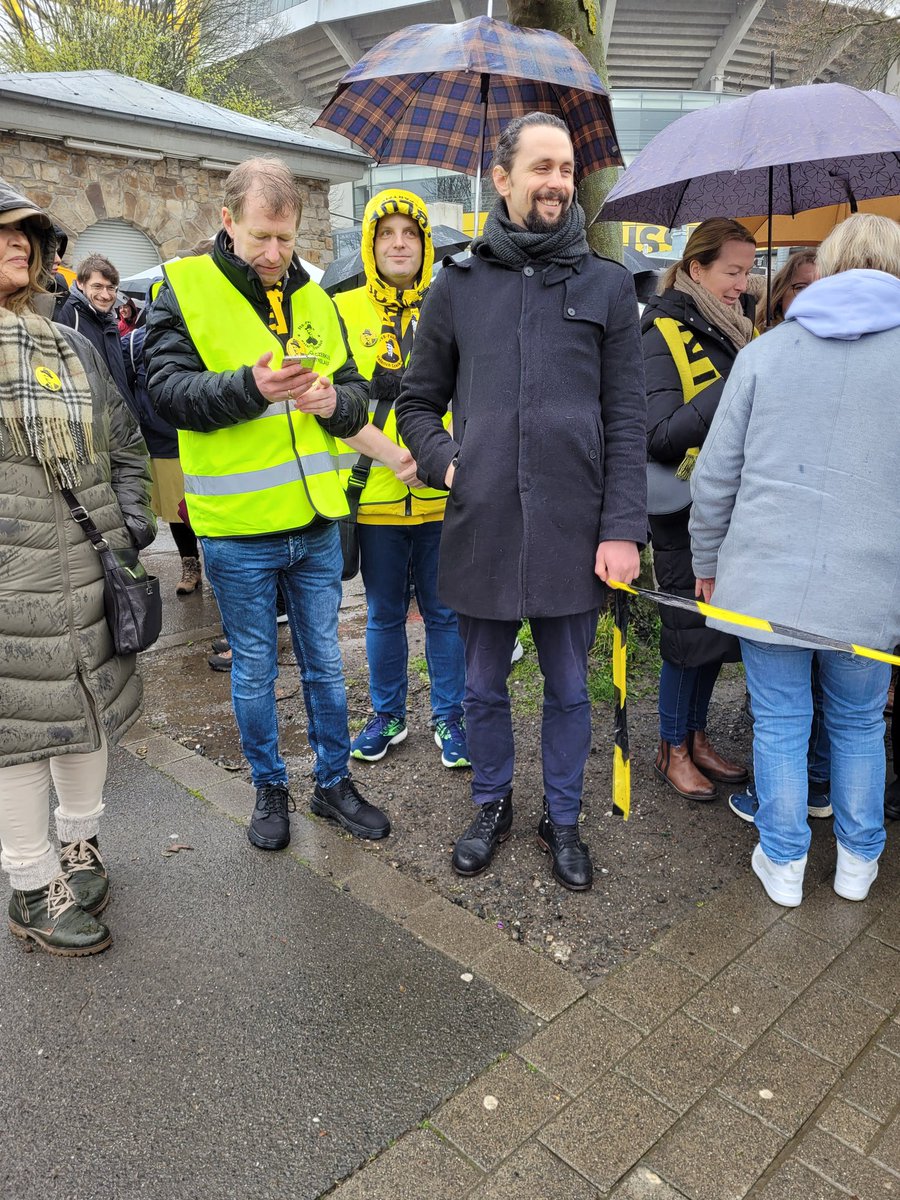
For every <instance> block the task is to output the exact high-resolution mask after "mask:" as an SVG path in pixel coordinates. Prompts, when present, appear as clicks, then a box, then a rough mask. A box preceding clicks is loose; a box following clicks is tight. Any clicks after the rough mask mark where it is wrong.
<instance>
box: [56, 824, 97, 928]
mask: <svg viewBox="0 0 900 1200" xmlns="http://www.w3.org/2000/svg"><path fill="white" fill-rule="evenodd" d="M59 861H60V866H61V867H62V870H63V875H64V876H65V880H66V883H67V884H68V885H69V887H70V889H71V891H72V895H73V896H74V897H75V903H76V904H77V905H78V907H79V908H83V909H84V911H85V912H86V913H89V914H90V916H92V917H96V915H97V913H101V912H103V910H104V908H106V906H107V904H108V903H109V875H108V874H107V872H106V867H105V866H104V865H103V859H102V858H101V857H100V850H99V849H98V847H97V839H96V837H92V838H82V839H81V841H79V842H69V844H68V845H67V846H63V847H62V849H61V850H60V852H59Z"/></svg>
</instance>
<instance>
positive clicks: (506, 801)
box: [451, 791, 513, 875]
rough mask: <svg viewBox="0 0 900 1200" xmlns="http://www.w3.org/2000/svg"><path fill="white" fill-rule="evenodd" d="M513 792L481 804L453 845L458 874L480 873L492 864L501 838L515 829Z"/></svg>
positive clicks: (503, 838) (506, 836) (503, 840)
mask: <svg viewBox="0 0 900 1200" xmlns="http://www.w3.org/2000/svg"><path fill="white" fill-rule="evenodd" d="M512 819H513V806H512V792H511V791H509V792H507V793H506V795H505V796H503V797H502V799H500V800H493V801H491V803H490V804H481V805H479V807H478V816H477V817H476V818H475V820H474V821H473V822H472V824H471V825H470V826H469V828H468V829H467V830H466V832H465V833H464V834H463V835H462V837H460V838H458V839H457V842H456V845H455V846H454V847H453V858H452V860H451V861H452V863H453V870H454V871H455V872H456V873H457V875H479V874H480V873H481V872H482V871H484V870H485V869H486V868H487V867H489V866H490V865H491V860H492V859H493V857H494V854H495V853H496V850H497V847H498V846H499V845H500V843H501V842H505V841H506V839H507V838H508V837H509V835H510V833H511V832H512Z"/></svg>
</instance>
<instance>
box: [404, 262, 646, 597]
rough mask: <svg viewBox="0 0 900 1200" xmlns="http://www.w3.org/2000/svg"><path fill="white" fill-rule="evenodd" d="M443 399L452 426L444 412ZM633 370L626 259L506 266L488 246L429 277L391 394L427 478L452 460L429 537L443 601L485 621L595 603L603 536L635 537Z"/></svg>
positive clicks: (639, 427)
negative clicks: (435, 535) (437, 533)
mask: <svg viewBox="0 0 900 1200" xmlns="http://www.w3.org/2000/svg"><path fill="white" fill-rule="evenodd" d="M451 400H452V404H453V435H452V437H451V435H450V434H449V433H447V431H446V430H445V429H444V428H443V426H442V425H441V418H442V417H443V416H444V414H445V412H446V411H447V407H448V405H449V404H450V402H451ZM645 417H646V400H645V395H644V373H643V366H642V362H641V353H640V332H639V327H638V321H637V303H636V300H635V295H634V286H633V284H632V281H631V276H630V275H629V273H628V272H627V271H626V270H625V268H624V267H622V266H620V265H619V264H618V263H614V262H611V261H609V260H607V259H602V258H599V257H597V256H595V255H593V254H588V255H585V257H584V258H583V259H581V260H580V262H579V263H578V264H577V266H576V267H574V268H573V267H563V266H556V265H550V266H547V265H545V264H541V263H534V264H531V265H527V266H525V267H524V268H521V269H510V268H508V267H506V266H504V265H503V264H501V263H500V262H498V261H497V260H496V259H494V258H493V257H492V256H491V254H490V251H489V249H488V248H487V246H485V245H482V247H481V248H480V250H479V252H478V255H477V256H476V257H474V258H470V259H467V260H466V261H464V262H462V263H448V264H447V265H446V267H445V269H444V270H443V271H441V273H440V274H439V275H438V276H437V279H436V280H435V282H434V283H433V284H432V286H431V290H430V292H429V293H428V296H427V297H426V300H425V303H424V305H423V308H422V314H421V319H420V321H419V325H418V329H417V330H416V341H415V345H414V347H413V353H412V359H411V361H410V365H409V367H408V368H407V371H406V375H405V378H404V384H403V391H402V393H401V396H400V399H399V401H398V403H397V421H398V427H399V429H400V434H401V436H402V438H403V440H404V441H405V442H406V444H407V446H408V447H409V449H410V451H411V452H412V454H413V456H414V457H415V459H416V462H417V463H418V464H419V477H420V478H421V479H422V480H423V481H424V482H426V483H427V484H428V485H429V487H437V488H440V487H444V486H445V484H444V476H445V474H446V471H447V467H448V466H449V464H450V462H451V460H452V459H453V458H454V457H458V460H459V465H458V467H457V470H456V475H455V477H454V480H453V487H452V489H451V492H450V496H449V499H448V502H447V509H446V514H445V517H444V529H443V535H442V538H441V555H440V568H439V591H440V595H441V598H442V600H443V602H444V603H445V604H447V605H448V606H449V607H450V608H452V609H455V610H456V611H457V612H460V613H464V614H465V615H467V616H472V617H483V618H487V619H492V620H518V619H521V618H523V617H555V616H565V615H568V614H572V613H578V612H586V611H588V610H589V609H591V608H596V607H599V605H600V604H601V600H602V592H603V589H602V585H601V583H600V581H599V580H598V579H597V577H596V575H595V574H594V559H595V555H596V552H597V546H598V544H599V543H600V542H601V541H606V540H613V539H614V540H622V541H630V542H638V543H642V542H644V541H645V540H646V534H647V496H646V473H645V467H644V464H645V460H646V453H645V445H644V439H645Z"/></svg>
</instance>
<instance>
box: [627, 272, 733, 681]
mask: <svg viewBox="0 0 900 1200" xmlns="http://www.w3.org/2000/svg"><path fill="white" fill-rule="evenodd" d="M657 317H674V319H675V320H676V321H680V322H681V323H682V325H685V326H687V327H688V328H689V329H691V330H692V331H693V333H694V334H695V335H696V339H697V341H698V342H699V343H700V345H701V346H702V347H703V350H704V351H705V353H706V355H707V356H708V357H709V359H710V361H711V362H712V364H713V366H714V367H715V368H716V370H717V371H718V372H719V374H720V375H721V376H722V378H721V379H717V380H716V381H715V382H714V383H711V384H710V385H709V387H707V388H705V389H704V390H703V391H702V392H701V393H700V394H699V395H698V396H695V397H694V399H693V400H692V401H691V402H690V404H685V403H684V395H683V392H682V387H681V380H680V379H679V376H678V370H677V368H676V366H675V362H674V360H673V358H672V355H671V354H670V353H669V348H668V346H667V345H666V343H665V340H664V339H663V336H662V334H661V333H660V332H659V330H658V329H657V328H656V327H655V325H654V321H655V320H656V318H657ZM641 333H642V344H643V350H644V369H645V371H646V376H647V453H648V455H649V457H650V458H653V459H656V460H657V461H658V462H663V463H672V464H676V465H677V464H678V463H680V462H681V460H682V459H683V458H684V456H685V453H686V452H687V451H688V450H689V449H690V448H691V447H693V446H702V445H703V443H704V441H705V440H706V435H707V433H708V432H709V427H710V425H711V424H712V419H713V417H714V416H715V415H716V409H717V408H718V407H719V400H720V399H721V397H722V392H723V391H724V388H725V381H726V380H727V378H728V375H729V373H730V371H731V368H732V366H733V365H734V360H735V358H737V350H736V349H735V347H734V343H733V342H731V341H729V339H728V338H727V337H725V335H724V334H723V333H721V332H720V331H719V330H718V329H716V328H715V327H714V326H711V325H710V323H709V321H707V320H706V318H705V317H704V316H703V315H702V314H701V313H700V311H699V309H698V308H697V307H696V305H695V304H694V302H693V300H692V299H691V298H690V296H688V295H687V294H686V293H685V292H677V291H675V289H674V288H669V289H668V290H667V291H665V292H664V293H663V294H662V295H661V296H654V297H653V298H652V299H651V300H650V302H649V303H648V305H647V307H646V308H645V309H644V312H643V314H642V316H641ZM690 514H691V510H690V506H688V507H687V508H685V509H684V510H683V511H682V512H680V513H672V514H670V515H668V516H665V517H651V518H650V534H651V540H652V542H653V567H654V570H655V572H656V579H657V582H658V584H659V590H660V591H661V592H674V593H675V595H677V596H690V597H691V598H693V596H694V584H695V580H694V569H693V565H692V561H691V536H690V534H689V533H688V520H689V518H690ZM659 615H660V619H661V621H662V634H661V637H660V652H661V654H662V657H663V658H664V659H665V660H666V662H669V663H673V664H674V665H675V666H682V667H699V666H702V665H703V664H705V663H712V662H737V661H738V660H739V659H740V657H741V654H740V648H739V646H738V642H737V638H735V637H732V636H731V634H727V633H720V632H718V631H717V630H715V629H709V628H708V627H707V625H706V621H705V619H704V618H703V617H701V616H697V615H695V614H694V613H689V612H683V611H682V610H681V609H677V608H668V607H666V606H665V605H661V606H660V609H659Z"/></svg>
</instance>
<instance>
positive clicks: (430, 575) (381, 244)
mask: <svg viewBox="0 0 900 1200" xmlns="http://www.w3.org/2000/svg"><path fill="white" fill-rule="evenodd" d="M361 255H362V260H363V264H364V267H365V272H366V282H365V284H364V285H363V286H362V287H359V288H356V289H355V290H354V291H349V292H339V293H338V294H337V295H336V296H334V301H335V304H336V305H337V308H338V311H339V312H340V314H341V316H342V317H343V320H344V324H345V326H346V328H347V340H348V342H349V345H350V348H351V352H352V354H353V356H354V358H355V360H356V364H357V367H358V369H359V371H360V373H361V374H362V375H363V376H365V377H366V378H367V379H369V380H370V385H369V424H368V425H367V426H366V427H365V428H364V429H363V430H362V431H361V432H360V433H359V434H357V435H356V436H355V437H352V438H350V439H348V444H349V445H350V446H351V447H352V448H353V449H354V450H357V451H359V452H360V454H361V455H365V456H367V457H368V458H371V460H372V465H371V468H370V470H369V473H368V476H367V477H366V481H365V487H364V489H363V491H362V493H361V495H360V503H359V511H358V518H357V520H358V527H359V549H360V565H361V569H362V576H363V583H364V584H365V588H366V606H367V614H368V615H367V623H366V654H367V657H368V660H369V690H370V694H371V700H372V708H373V709H374V712H375V715H374V717H373V718H372V720H371V721H369V723H368V724H367V725H366V727H365V729H363V731H362V732H361V733H360V734H359V735H358V736H357V737H356V739H355V740H354V741H353V743H352V745H351V753H352V755H353V757H354V758H360V759H364V760H366V761H368V762H376V761H377V760H379V759H381V758H384V756H385V755H386V754H387V752H388V749H389V748H390V747H391V746H396V745H398V744H399V743H400V742H402V741H404V740H405V738H406V736H407V732H408V730H407V724H406V698H407V686H408V665H407V657H408V653H409V648H408V644H407V638H406V618H407V611H408V609H409V602H410V598H411V594H412V591H413V589H415V596H416V603H417V605H418V608H419V612H420V613H421V615H422V619H423V621H424V623H425V658H426V661H427V663H428V675H429V679H430V683H431V710H432V725H433V728H434V740H435V742H436V744H437V746H438V748H439V749H440V751H441V762H442V763H443V764H444V766H445V767H468V766H469V765H470V763H469V758H468V750H467V747H466V735H465V724H464V721H463V709H462V701H463V691H464V688H465V659H464V655H463V644H462V640H461V638H460V636H459V633H458V631H457V626H456V614H455V613H454V612H452V610H450V609H449V608H447V607H446V605H444V604H442V603H441V602H440V600H439V599H438V594H437V567H438V550H439V547H440V540H441V528H442V524H443V517H444V506H445V504H446V498H447V493H446V492H445V491H437V490H435V489H433V488H429V487H426V486H425V484H423V483H422V482H421V481H420V480H419V479H418V477H417V473H416V464H415V461H414V459H413V457H412V455H411V454H410V453H409V451H408V450H407V449H406V447H405V446H404V445H403V443H402V441H401V440H400V436H399V434H398V432H397V421H396V417H395V415H394V411H393V402H394V401H395V400H396V398H397V396H399V394H400V385H401V379H402V376H403V371H404V368H405V365H406V363H407V361H408V359H409V355H410V351H411V349H412V343H413V338H414V336H415V328H416V323H417V321H418V319H419V305H420V304H421V302H422V298H423V296H424V294H425V292H426V290H427V288H428V285H429V283H430V282H431V272H432V266H433V262H434V248H433V245H432V239H431V225H430V223H429V219H428V210H427V209H426V207H425V205H424V203H423V202H422V200H421V199H420V198H419V197H418V196H416V195H413V194H412V193H411V192H405V191H400V190H394V189H389V190H387V191H383V192H379V193H378V195H377V196H374V197H373V198H372V200H370V201H369V203H368V205H367V206H366V210H365V214H364V217H363V228H362V245H361ZM449 419H450V418H449V415H448V418H447V420H448V424H449ZM377 426H381V428H378V427H377ZM358 478H359V474H358V472H357V479H358ZM351 485H352V481H351Z"/></svg>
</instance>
